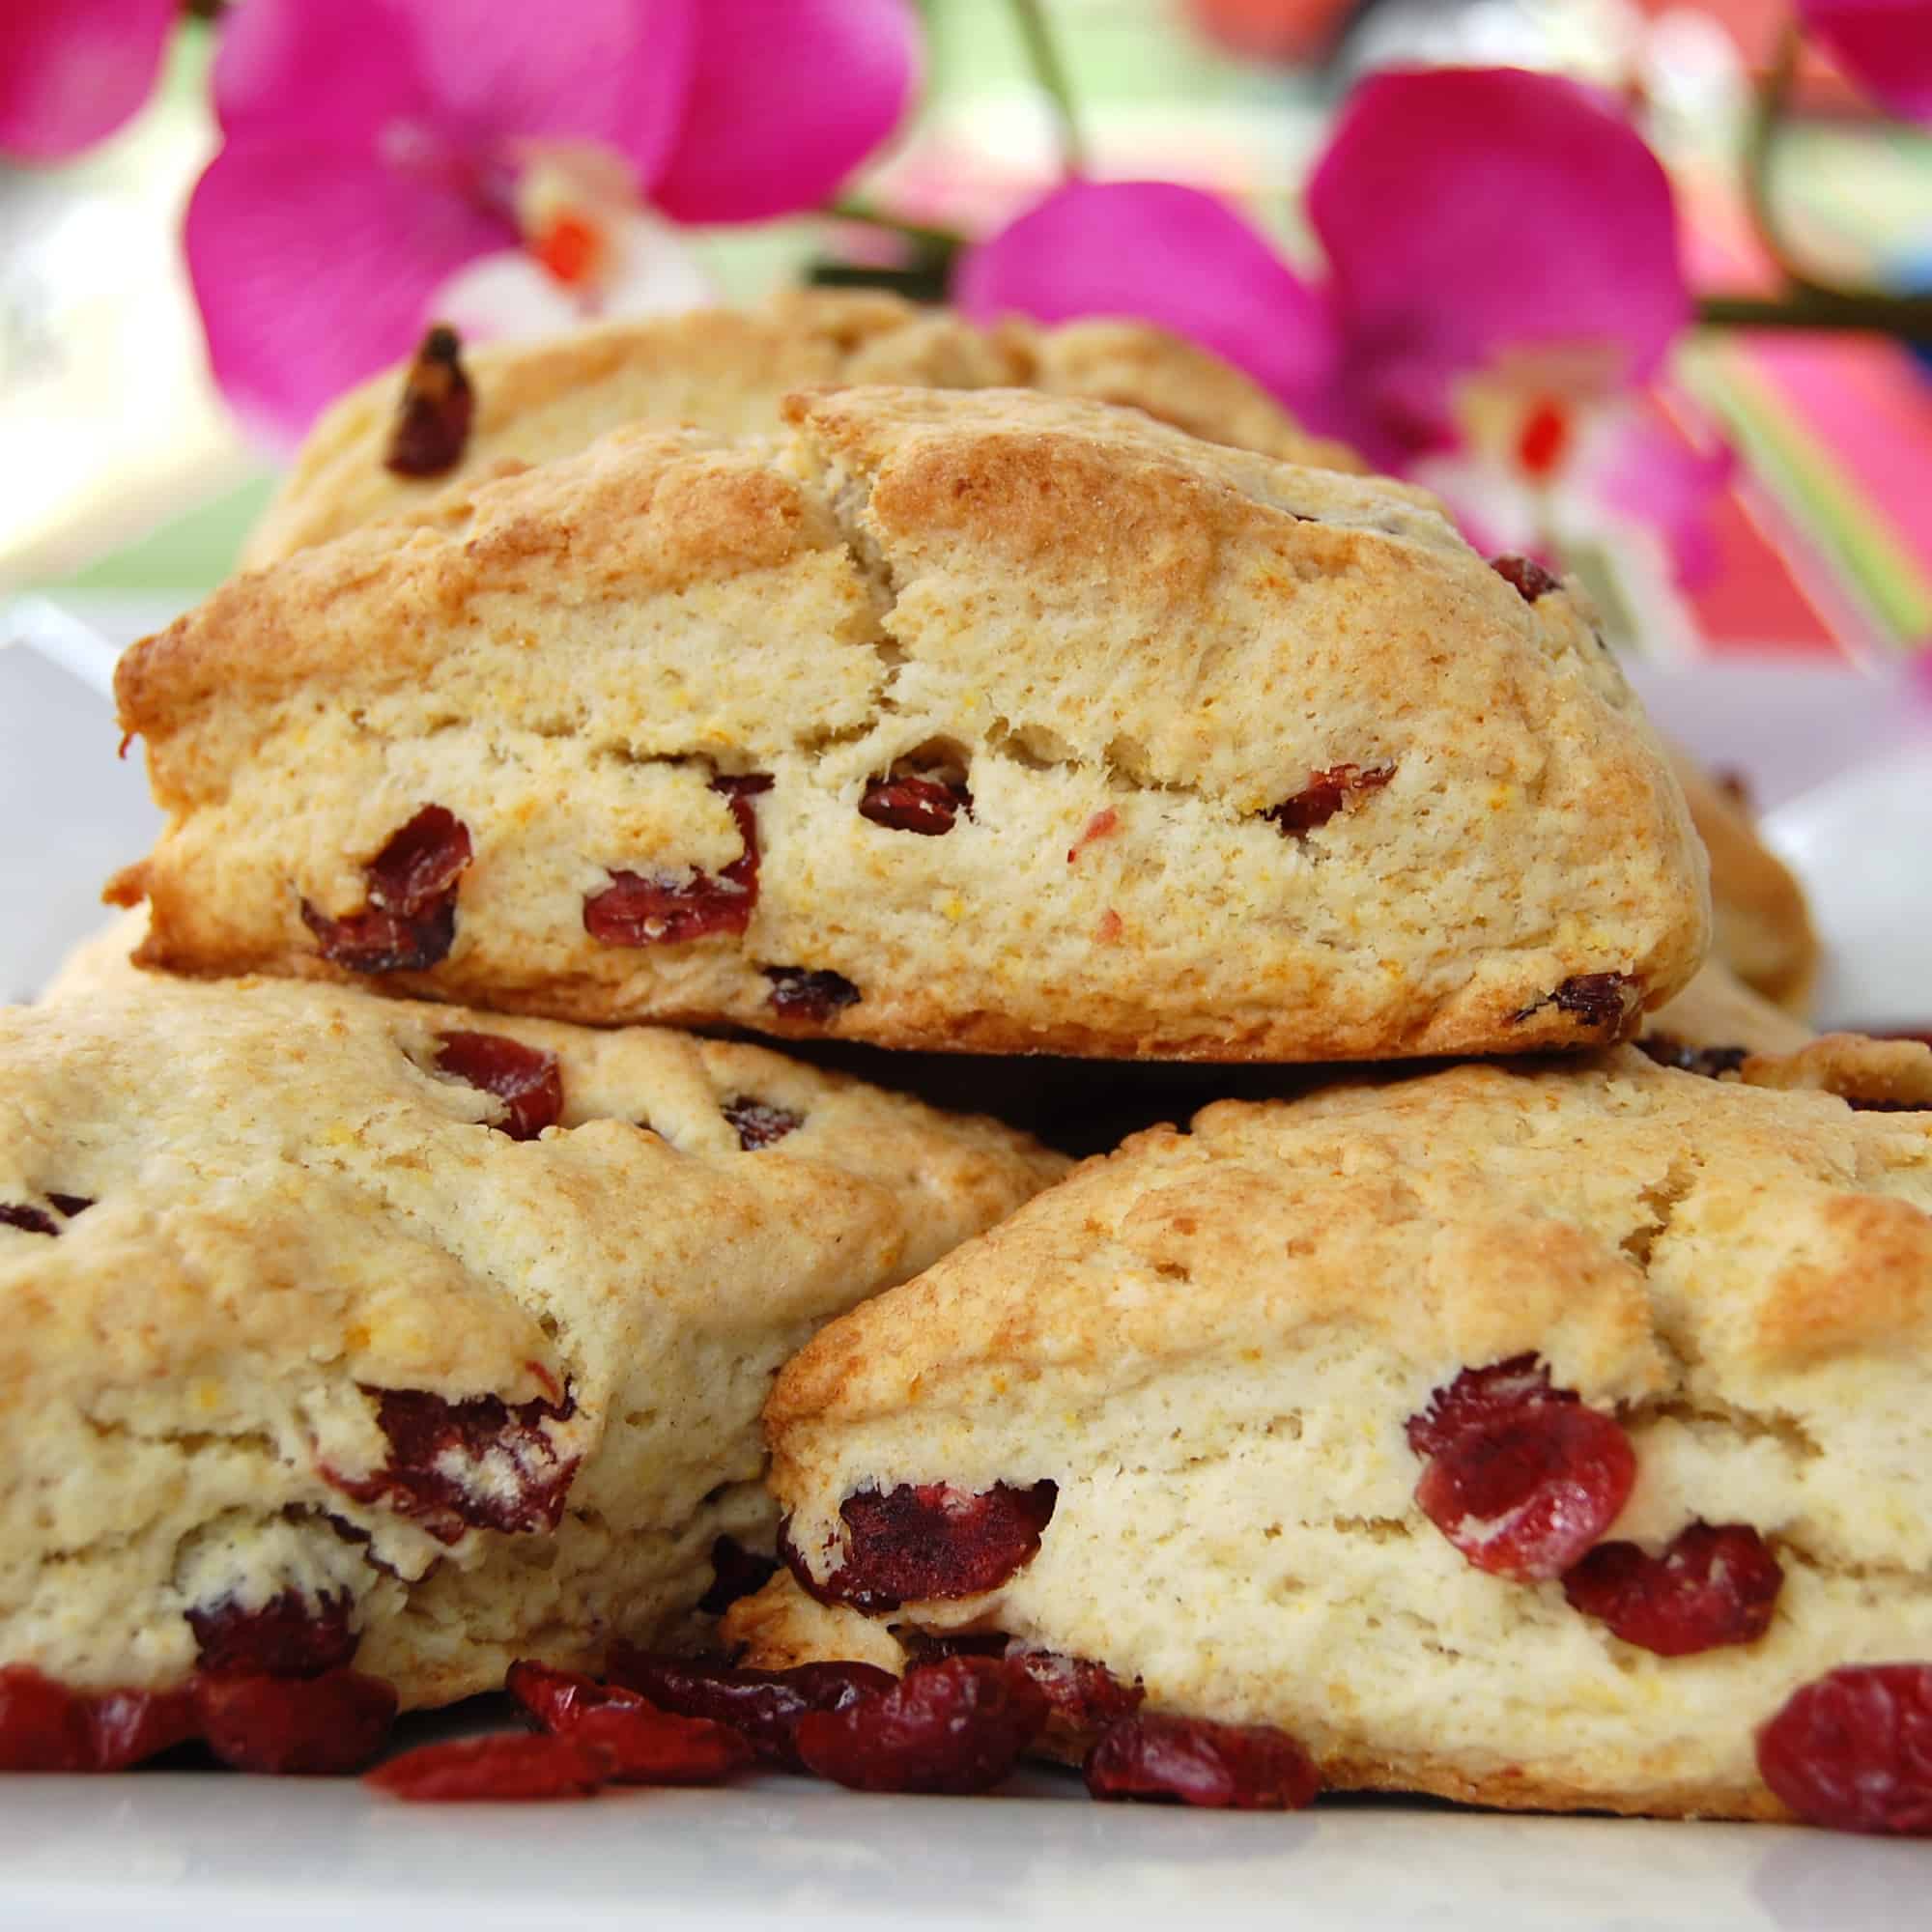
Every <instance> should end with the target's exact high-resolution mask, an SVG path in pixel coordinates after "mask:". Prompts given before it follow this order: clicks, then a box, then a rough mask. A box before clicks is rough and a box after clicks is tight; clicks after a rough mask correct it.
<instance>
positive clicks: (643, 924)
mask: <svg viewBox="0 0 1932 1932" xmlns="http://www.w3.org/2000/svg"><path fill="white" fill-rule="evenodd" d="M771 788H772V781H771V780H770V779H769V778H768V777H766V776H765V775H764V774H763V773H753V774H751V775H750V776H748V777H744V778H716V779H713V780H712V781H711V789H712V790H713V791H715V792H718V793H721V794H722V795H723V796H724V798H725V803H726V804H727V805H728V806H729V807H730V810H731V818H732V822H733V823H734V824H735V825H736V826H737V828H738V837H739V838H741V839H743V840H744V847H745V849H744V850H743V851H742V852H741V853H740V854H739V856H738V857H737V858H735V859H733V860H732V861H731V863H730V864H729V865H728V866H726V867H725V868H724V869H723V870H722V871H720V872H717V873H715V874H714V873H711V872H706V871H703V870H700V869H699V868H697V867H691V868H689V871H688V873H687V874H686V875H685V876H669V875H666V874H663V873H647V872H627V871H613V872H612V873H611V883H610V884H609V885H608V886H606V887H605V888H604V890H603V891H602V892H600V893H593V894H591V895H590V896H589V897H588V898H586V899H585V900H584V901H583V929H584V931H586V932H587V933H589V935H590V936H591V938H592V939H594V940H596V941H597V942H598V944H599V945H601V946H676V945H681V944H682V943H684V942H685V941H687V940H692V939H705V938H708V937H709V936H710V935H711V934H712V933H715V932H743V931H744V929H745V928H746V927H747V926H748V925H750V924H751V923H752V911H753V907H754V906H756V904H757V903H758V819H757V814H756V812H755V811H754V810H753V807H752V800H753V798H755V797H756V796H757V795H758V793H760V792H765V791H769V790H771Z"/></svg>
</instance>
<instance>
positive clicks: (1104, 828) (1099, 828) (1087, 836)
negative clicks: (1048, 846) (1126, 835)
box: [1066, 805, 1121, 866]
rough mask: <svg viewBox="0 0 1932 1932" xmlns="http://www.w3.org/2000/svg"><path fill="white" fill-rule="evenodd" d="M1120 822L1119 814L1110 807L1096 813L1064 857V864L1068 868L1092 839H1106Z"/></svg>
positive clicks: (1091, 842)
mask: <svg viewBox="0 0 1932 1932" xmlns="http://www.w3.org/2000/svg"><path fill="white" fill-rule="evenodd" d="M1120 822H1121V814H1120V813H1119V812H1118V811H1116V810H1114V808H1113V807H1112V806H1111V805H1110V806H1109V807H1108V808H1107V809H1106V810H1105V811H1096V812H1095V813H1094V816H1093V817H1092V818H1090V819H1089V820H1088V821H1087V826H1086V829H1085V830H1084V831H1083V832H1082V833H1081V835H1080V837H1079V838H1076V839H1075V840H1074V841H1073V848H1072V850H1071V851H1069V852H1068V853H1067V855H1066V863H1067V864H1068V865H1069V866H1070V865H1072V863H1073V862H1074V860H1076V859H1077V858H1079V856H1080V855H1081V853H1083V852H1084V851H1086V849H1087V848H1088V846H1090V845H1091V844H1093V842H1094V839H1096V838H1106V836H1107V835H1108V833H1110V832H1112V831H1114V830H1116V829H1117V828H1118V827H1119V825H1120Z"/></svg>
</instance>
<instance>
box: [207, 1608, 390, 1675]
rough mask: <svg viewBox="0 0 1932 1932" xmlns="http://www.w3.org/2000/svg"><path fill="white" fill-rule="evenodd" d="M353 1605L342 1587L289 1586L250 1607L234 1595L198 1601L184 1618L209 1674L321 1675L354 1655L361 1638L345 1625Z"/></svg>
mask: <svg viewBox="0 0 1932 1932" xmlns="http://www.w3.org/2000/svg"><path fill="white" fill-rule="evenodd" d="M352 1607H353V1605H352V1604H351V1602H350V1599H349V1596H348V1593H347V1592H346V1591H324V1592H323V1594H322V1595H321V1596H319V1597H316V1598H313V1599H311V1598H308V1597H305V1596H303V1595H302V1593H301V1592H300V1591H299V1590H293V1589H291V1590H283V1591H281V1592H279V1593H278V1594H277V1595H275V1596H272V1597H270V1599H269V1600H268V1602H267V1603H265V1604H261V1605H258V1606H257V1607H256V1608H254V1609H252V1610H247V1609H243V1608H242V1607H241V1605H240V1604H238V1603H237V1602H236V1601H235V1600H234V1598H232V1597H225V1598H223V1599H222V1600H221V1601H220V1602H219V1603H215V1604H209V1605H196V1606H195V1607H194V1608H193V1609H191V1610H189V1611H188V1612H187V1620H188V1624H189V1626H190V1627H191V1628H192V1630H193V1631H194V1640H195V1644H196V1647H197V1649H198V1650H199V1652H200V1667H201V1669H202V1670H203V1671H204V1672H206V1673H208V1674H209V1675H212V1676H217V1677H225V1676H234V1675H237V1674H239V1675H241V1676H262V1677H320V1676H321V1675H322V1674H323V1673H324V1672H325V1671H328V1670H340V1669H341V1668H343V1666H344V1665H346V1664H347V1663H348V1662H350V1660H351V1659H352V1658H353V1657H354V1656H355V1646H356V1644H357V1642H358V1641H359V1639H358V1637H357V1635H356V1634H355V1631H353V1630H352V1629H351V1628H350V1624H349V1617H350V1611H351V1609H352Z"/></svg>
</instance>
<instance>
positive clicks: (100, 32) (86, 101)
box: [0, 0, 178, 161]
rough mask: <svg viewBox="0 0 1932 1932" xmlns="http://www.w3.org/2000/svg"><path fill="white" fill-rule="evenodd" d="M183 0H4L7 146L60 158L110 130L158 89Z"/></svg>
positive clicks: (3, 140)
mask: <svg viewBox="0 0 1932 1932" xmlns="http://www.w3.org/2000/svg"><path fill="white" fill-rule="evenodd" d="M177 11H178V8H177V4H176V0H9V4H8V5H6V6H4V7H0V154H6V155H12V156H17V157H18V158H20V159H22V160H29V161H58V160H62V159H65V158H66V157H67V156H69V155H75V154H78V153H79V152H80V151H81V149H83V148H88V147H92V146H93V145H94V143H95V142H96V141H100V140H105V139H106V137H107V136H108V135H109V134H111V133H113V131H114V130H115V128H118V127H120V126H121V124H122V123H123V122H124V121H127V120H128V119H129V118H130V117H131V116H132V115H133V114H134V113H135V112H136V110H137V109H138V108H139V107H140V106H141V103H142V102H143V101H145V100H146V99H147V98H148V96H149V95H150V94H151V93H152V92H153V91H154V86H155V81H156V78H157V76H158V75H159V73H160V71H161V56H162V54H163V53H164V52H165V51H166V49H167V41H168V29H169V28H170V27H172V26H173V25H174V23H175V16H176V14H177Z"/></svg>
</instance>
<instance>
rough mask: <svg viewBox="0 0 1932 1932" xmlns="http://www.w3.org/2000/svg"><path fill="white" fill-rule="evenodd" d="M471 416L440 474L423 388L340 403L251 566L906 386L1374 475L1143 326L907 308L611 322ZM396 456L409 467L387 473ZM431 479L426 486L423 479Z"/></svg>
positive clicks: (373, 390) (1208, 361) (526, 362)
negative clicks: (444, 494) (1086, 406)
mask: <svg viewBox="0 0 1932 1932" xmlns="http://www.w3.org/2000/svg"><path fill="white" fill-rule="evenodd" d="M459 366H461V367H462V368H463V369H464V370H465V371H467V374H468V380H469V398H470V400H469V410H468V411H467V412H464V414H463V417H462V421H461V424H460V426H459V427H460V433H459V434H457V435H456V436H454V437H453V438H451V439H450V440H448V441H446V442H444V443H443V444H442V445H441V446H440V448H439V449H438V450H437V451H436V452H435V454H434V455H433V457H432V458H431V460H430V461H429V463H427V464H425V463H422V462H419V461H415V460H412V457H411V456H410V455H409V454H408V453H406V452H398V451H396V449H395V447H394V443H395V438H396V432H397V423H398V420H399V417H398V410H399V405H400V403H401V400H402V398H403V396H404V393H405V389H406V384H407V380H408V372H406V371H405V370H402V369H391V370H386V371H384V374H382V375H381V376H377V377H374V378H372V379H371V380H370V381H369V382H367V383H365V384H362V385H361V386H360V387H359V388H356V389H354V390H352V391H351V392H350V393H349V394H348V395H346V396H344V397H343V398H342V399H341V400H340V401H338V402H337V403H335V404H334V405H333V407H332V408H330V410H329V411H328V412H327V414H326V415H325V416H323V418H322V419H321V421H320V422H318V423H317V424H316V426H315V428H314V429H313V430H312V431H311V432H310V434H309V437H308V440H306V441H305V442H304V443H303V445H302V448H301V452H300V454H299V456H298V458H297V461H296V465H295V468H294V469H293V470H292V471H291V473H290V475H289V477H288V480H287V481H286V482H285V483H284V484H283V486H282V489H281V492H280V494H279V495H278V496H277V497H276V499H275V501H274V503H273V504H272V505H271V506H270V509H269V510H268V512H267V514H266V515H265V516H264V517H263V519H262V522H261V523H260V525H259V526H257V527H256V529H255V530H254V532H253V534H252V535H251V536H250V537H249V539H248V543H247V546H246V548H245V549H244V550H243V552H242V556H241V561H242V563H243V565H244V566H245V567H248V568H251V569H252V568H259V567H261V566H262V565H265V564H270V563H274V562H276V561H278V560H279V559H280V558H282V557H285V556H289V555H292V554H294V553H295V552H296V551H298V550H301V549H303V548H305V547H306V546H307V545H309V544H314V543H323V542H326V541H327V539H329V538H330V537H336V536H340V535H341V534H342V533H343V532H344V531H345V530H350V529H354V528H355V526H357V525H358V524H364V523H368V522H370V521H371V520H372V519H375V518H379V517H407V516H410V515H412V514H413V513H414V512H415V511H416V510H417V509H418V508H420V507H421V506H423V505H424V504H426V503H427V502H428V501H429V500H430V499H431V497H432V496H433V495H434V493H435V491H436V489H437V487H438V485H439V484H441V483H448V482H471V481H480V480H482V479H483V478H485V477H487V476H489V475H491V474H492V473H493V472H494V471H495V470H496V469H497V467H498V466H499V465H501V464H502V463H503V462H504V461H505V460H515V461H517V462H520V463H547V462H550V461H551V460H552V459H553V458H555V457H559V456H570V455H574V454H575V453H576V452H577V451H578V450H580V449H582V448H583V447H584V446H585V445H586V444H588V443H590V442H593V441H595V440H596V439H597V438H598V437H600V436H602V435H603V434H604V433H605V432H606V431H607V430H611V429H615V428H617V427H619V426H620V425H621V424H624V423H631V422H640V421H655V422H660V423H692V424H695V425H696V427H698V428H700V429H708V430H718V431H723V432H725V433H726V434H745V433H753V432H760V431H762V432H766V433H770V432H774V431H776V430H777V429H778V428H779V404H780V402H781V399H782V398H783V397H784V396H785V395H786V394H787V392H789V391H790V390H793V389H801V388H809V387H814V386H818V385H821V384H848V383H903V384H917V385H920V386H923V387H932V388H938V389H986V388H1033V389H1043V390H1047V391H1049V392H1051V393H1053V394H1057V395H1067V396H1091V397H1093V398H1094V400H1095V401H1098V402H1105V403H1123V404H1128V405H1131V406H1133V407H1135V408H1138V409H1142V410H1145V411H1147V412H1148V413H1149V414H1151V415H1154V416H1158V417H1160V418H1161V420H1163V421H1164V422H1171V423H1174V424H1175V425H1177V426H1178V427H1179V428H1180V429H1184V430H1187V431H1188V432H1190V433H1191V434H1192V435H1195V436H1205V437H1208V439H1210V440H1213V441H1215V442H1227V443H1235V444H1237V445H1238V446H1240V447H1241V448H1243V449H1258V450H1262V451H1264V452H1265V453H1266V454H1268V455H1270V456H1278V457H1282V458H1284V459H1286V460H1288V461H1290V462H1293V463H1314V464H1320V465H1321V466H1322V467H1324V468H1328V469H1361V468H1362V463H1361V459H1360V458H1359V457H1357V456H1356V455H1355V454H1354V452H1353V451H1352V450H1350V449H1348V448H1346V447H1345V446H1344V445H1342V444H1341V443H1338V442H1332V441H1329V440H1326V439H1324V438H1321V437H1313V436H1310V435H1308V434H1307V433H1306V432H1305V431H1303V430H1302V429H1300V428H1299V427H1297V425H1296V424H1295V423H1294V422H1293V419H1292V418H1291V417H1290V416H1289V415H1288V414H1287V412H1285V411H1283V410H1282V408H1281V407H1280V405H1279V404H1277V403H1276V402H1275V401H1274V399H1273V398H1272V397H1271V396H1269V395H1268V394H1267V392H1266V391H1265V390H1264V389H1263V388H1261V387H1260V386H1259V385H1258V384H1255V383H1253V382H1251V381H1250V380H1249V379H1248V378H1247V377H1246V376H1244V375H1242V374H1241V373H1240V371H1239V370H1237V369H1236V368H1233V367H1232V366H1231V365H1229V364H1228V363H1226V362H1223V361H1222V360H1221V359H1220V358H1219V357H1218V356H1215V355H1208V352H1207V351H1206V350H1202V349H1197V348H1195V347H1194V346H1193V344H1191V343H1188V342H1184V341H1182V340H1181V339H1180V338H1179V336H1173V335H1169V334H1167V333H1166V332H1165V331H1164V330H1161V329H1157V328H1151V327H1148V326H1147V325H1146V324H1144V323H1135V322H1073V323H1065V324H1062V325H1061V326H1060V327H1057V328H1041V327H1037V326H1036V325H1035V324H1033V323H1030V322H1026V321H1024V320H1022V319H1020V318H1017V317H1015V318H1013V319H1012V320H1010V321H1008V322H1004V323H1002V324H1000V325H999V326H998V327H995V328H977V327H974V326H973V325H972V324H971V323H969V322H966V321H964V320H963V319H962V318H960V317H958V316H956V315H953V314H952V313H950V312H949V311H947V310H944V309H931V308H918V307H915V306H914V305H913V304H912V303H910V302H907V301H902V300H900V299H899V298H898V297H896V296H890V295H882V294H876V293H869V292H868V293H858V292H852V293H844V292H833V291H830V290H815V291H804V290H787V291H784V292H782V293H780V294H778V295H774V296H772V297H770V298H768V299H766V300H765V301H763V302H760V303H758V304H757V305H756V306H755V307H753V308H746V309H710V310H701V311H698V312H696V313H695V314H689V315H679V316H653V317H648V318H645V319H643V320H639V321H629V322H612V323H606V324H603V325H602V326H600V327H595V328H587V329H583V330H582V331H580V332H578V333H575V334H572V335H565V336H559V337H555V338H554V339H551V340H547V341H542V342H501V343H484V344H481V345H479V346H477V347H476V348H474V349H467V348H466V349H464V350H462V351H461V362H460V365H459ZM392 455H393V456H395V458H396V460H397V462H398V464H399V465H400V466H401V467H398V468H391V467H390V465H389V463H388V462H387V461H385V458H388V457H390V456H392ZM412 471H415V472H416V473H411V472H412Z"/></svg>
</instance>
